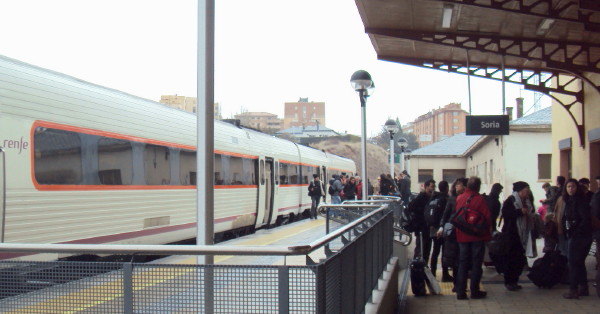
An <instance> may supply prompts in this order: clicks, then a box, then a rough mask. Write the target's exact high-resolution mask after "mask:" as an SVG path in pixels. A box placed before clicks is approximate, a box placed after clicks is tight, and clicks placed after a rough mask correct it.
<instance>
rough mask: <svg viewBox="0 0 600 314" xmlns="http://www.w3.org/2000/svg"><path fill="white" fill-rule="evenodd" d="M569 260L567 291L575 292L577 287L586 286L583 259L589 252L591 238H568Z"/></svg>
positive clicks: (585, 271)
mask: <svg viewBox="0 0 600 314" xmlns="http://www.w3.org/2000/svg"><path fill="white" fill-rule="evenodd" d="M567 244H568V255H567V258H568V259H569V289H571V290H577V287H578V286H587V270H586V269H585V258H586V257H587V255H588V252H589V251H590V246H591V245H592V238H570V239H568V240H567Z"/></svg>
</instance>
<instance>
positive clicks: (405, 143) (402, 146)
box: [398, 137, 408, 172]
mask: <svg viewBox="0 0 600 314" xmlns="http://www.w3.org/2000/svg"><path fill="white" fill-rule="evenodd" d="M398 146H400V172H402V171H404V152H405V150H406V148H407V147H408V141H407V140H406V139H405V138H404V137H401V138H399V139H398Z"/></svg>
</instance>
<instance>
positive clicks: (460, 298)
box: [456, 293, 469, 300]
mask: <svg viewBox="0 0 600 314" xmlns="http://www.w3.org/2000/svg"><path fill="white" fill-rule="evenodd" d="M456 299H457V300H468V299H469V297H467V294H466V293H459V294H457V295H456Z"/></svg>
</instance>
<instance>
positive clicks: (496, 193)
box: [485, 183, 504, 230]
mask: <svg viewBox="0 0 600 314" xmlns="http://www.w3.org/2000/svg"><path fill="white" fill-rule="evenodd" d="M502 189H504V187H503V186H502V184H500V183H494V184H493V185H492V189H491V190H490V194H489V195H485V202H486V204H487V206H488V208H489V210H490V214H491V215H492V230H496V229H497V228H496V227H497V226H496V225H497V224H498V221H497V220H498V216H500V208H501V204H500V193H502Z"/></svg>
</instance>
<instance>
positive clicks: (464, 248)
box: [455, 177, 492, 300]
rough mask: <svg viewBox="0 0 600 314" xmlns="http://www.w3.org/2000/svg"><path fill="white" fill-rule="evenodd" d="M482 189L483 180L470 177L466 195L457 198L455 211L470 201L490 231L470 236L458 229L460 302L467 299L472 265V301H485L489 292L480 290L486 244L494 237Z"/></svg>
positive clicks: (457, 288) (457, 287)
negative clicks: (468, 277)
mask: <svg viewBox="0 0 600 314" xmlns="http://www.w3.org/2000/svg"><path fill="white" fill-rule="evenodd" d="M480 188H481V179H479V178H478V177H470V178H469V181H468V182H467V188H466V189H465V191H464V193H462V194H461V195H459V196H458V197H457V198H456V209H455V210H459V209H460V208H462V207H465V205H466V203H467V200H469V199H470V201H469V206H468V207H469V209H470V210H473V211H478V212H479V213H481V214H482V215H483V216H484V217H485V219H487V222H488V226H489V230H488V231H487V232H486V233H485V234H484V235H482V236H473V235H469V234H466V233H464V232H462V231H461V230H459V229H458V228H456V240H457V242H458V246H459V254H460V255H459V256H460V258H459V263H458V278H457V279H456V298H457V299H458V300H465V299H467V293H466V290H467V272H468V269H467V267H469V265H471V287H470V288H471V299H483V298H485V297H486V296H487V292H485V291H481V290H480V289H479V283H480V282H481V275H482V274H483V269H482V264H483V256H484V253H485V242H487V241H489V240H490V239H491V237H492V235H491V231H492V229H491V228H492V227H491V226H492V221H491V220H492V219H491V214H490V210H489V209H488V207H487V204H486V202H485V199H484V198H483V196H482V195H480V194H479V189H480Z"/></svg>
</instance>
